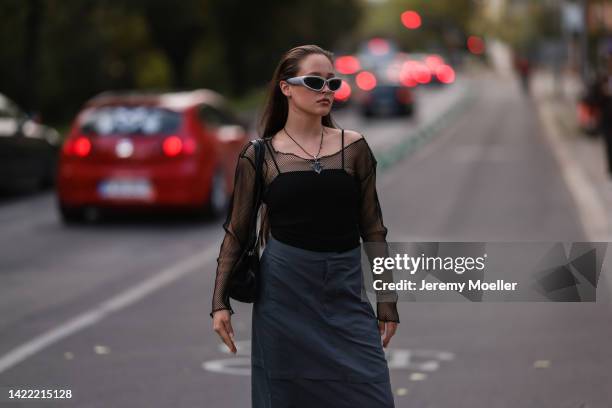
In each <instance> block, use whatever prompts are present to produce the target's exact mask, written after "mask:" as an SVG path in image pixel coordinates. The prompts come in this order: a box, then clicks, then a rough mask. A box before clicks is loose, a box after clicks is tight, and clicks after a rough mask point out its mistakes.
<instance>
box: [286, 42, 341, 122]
mask: <svg viewBox="0 0 612 408" xmlns="http://www.w3.org/2000/svg"><path fill="white" fill-rule="evenodd" d="M299 65H300V69H299V71H298V73H297V74H296V75H295V76H302V75H317V76H321V77H323V78H330V77H333V76H334V67H333V65H332V63H331V62H330V61H329V59H328V58H327V57H326V56H325V55H323V54H310V55H308V56H306V57H304V59H302V61H301V62H300V64H299ZM279 86H280V87H281V90H282V92H283V94H285V96H287V98H288V102H289V105H291V104H293V106H294V107H296V108H298V109H299V110H302V111H305V112H308V113H310V114H313V115H319V116H325V115H327V114H328V113H329V112H330V110H331V108H332V104H333V103H334V92H333V91H330V89H329V86H328V85H327V84H325V86H324V87H323V89H322V90H320V91H318V92H317V91H313V90H312V89H309V88H306V87H305V86H302V85H292V84H288V83H287V82H286V81H280V84H279ZM322 101H328V103H325V102H322Z"/></svg>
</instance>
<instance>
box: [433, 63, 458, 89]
mask: <svg viewBox="0 0 612 408" xmlns="http://www.w3.org/2000/svg"><path fill="white" fill-rule="evenodd" d="M436 76H437V77H438V79H439V80H440V82H443V83H445V84H450V83H452V82H454V81H455V70H454V69H453V68H452V67H451V66H450V65H446V64H444V65H440V66H439V67H438V68H437V69H436Z"/></svg>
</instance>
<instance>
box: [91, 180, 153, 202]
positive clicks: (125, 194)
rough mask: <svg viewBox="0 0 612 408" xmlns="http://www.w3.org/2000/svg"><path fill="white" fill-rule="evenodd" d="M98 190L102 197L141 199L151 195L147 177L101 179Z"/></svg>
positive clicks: (149, 197)
mask: <svg viewBox="0 0 612 408" xmlns="http://www.w3.org/2000/svg"><path fill="white" fill-rule="evenodd" d="M98 192H99V194H100V196H102V197H103V198H118V199H122V198H124V199H143V200H148V199H151V198H152V197H153V187H152V186H151V182H150V181H149V180H147V179H113V180H105V181H102V182H101V183H100V184H99V185H98Z"/></svg>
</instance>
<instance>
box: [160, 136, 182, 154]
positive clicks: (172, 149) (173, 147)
mask: <svg viewBox="0 0 612 408" xmlns="http://www.w3.org/2000/svg"><path fill="white" fill-rule="evenodd" d="M162 149H163V151H164V154H165V155H166V156H171V157H172V156H176V155H178V154H179V153H180V152H181V150H182V149H183V141H182V140H181V139H180V138H179V137H178V136H170V137H167V138H166V139H165V140H164V143H163V144H162Z"/></svg>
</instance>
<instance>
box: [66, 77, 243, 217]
mask: <svg viewBox="0 0 612 408" xmlns="http://www.w3.org/2000/svg"><path fill="white" fill-rule="evenodd" d="M247 140H248V133H247V131H246V129H245V126H244V125H242V124H241V123H240V121H239V120H238V119H237V118H236V116H235V115H234V114H233V112H231V110H230V109H229V108H228V107H227V104H226V102H225V100H224V98H223V97H222V96H221V95H219V94H218V93H216V92H214V91H211V90H205V89H201V90H194V91H187V92H174V93H133V92H106V93H103V94H100V95H98V96H96V97H94V98H93V99H91V100H89V101H88V102H86V104H85V105H84V107H83V109H82V111H81V112H80V113H79V114H78V115H77V117H76V119H75V120H74V122H73V125H72V128H71V130H70V134H69V136H68V137H67V139H66V140H65V143H64V145H63V147H62V150H61V154H60V162H59V166H58V183H57V204H58V207H59V211H60V213H61V216H62V218H63V220H64V221H65V222H73V221H80V220H81V219H82V218H83V215H84V210H86V209H88V208H113V209H122V208H125V209H128V208H159V209H161V208H169V209H177V210H178V209H186V210H194V212H196V213H199V214H200V215H205V216H209V217H213V218H216V217H219V216H221V215H223V214H225V213H226V211H227V205H228V201H229V196H230V195H231V190H232V189H233V182H234V171H235V166H236V158H237V157H238V153H239V151H240V148H241V146H243V145H244V143H246V142H247Z"/></svg>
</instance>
